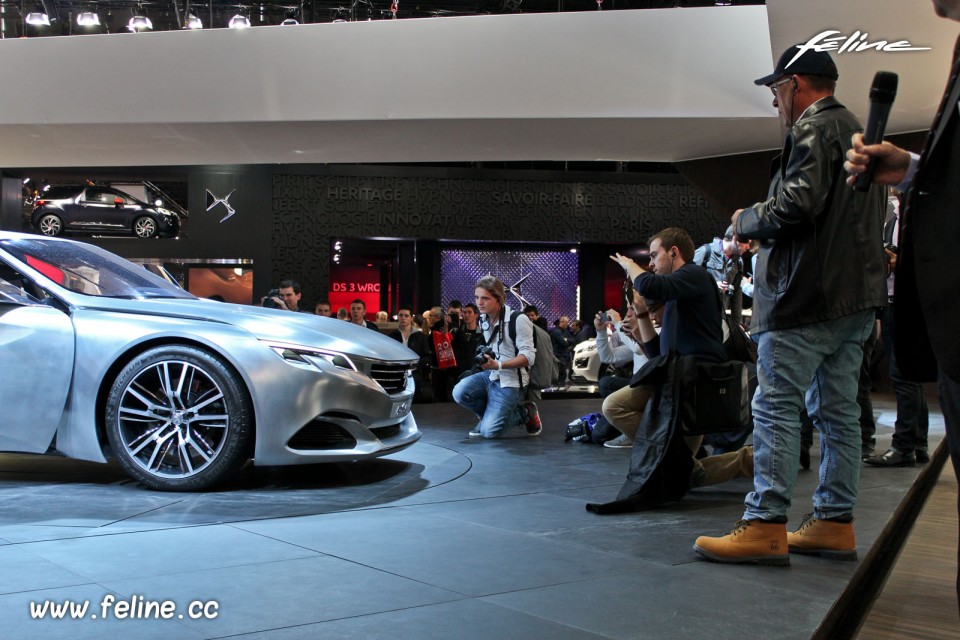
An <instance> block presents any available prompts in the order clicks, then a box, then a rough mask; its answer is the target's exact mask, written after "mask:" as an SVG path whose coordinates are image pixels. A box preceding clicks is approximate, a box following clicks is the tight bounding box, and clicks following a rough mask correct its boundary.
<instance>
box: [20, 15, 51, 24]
mask: <svg viewBox="0 0 960 640" xmlns="http://www.w3.org/2000/svg"><path fill="white" fill-rule="evenodd" d="M24 22H26V23H27V24H32V25H33V26H35V27H49V26H50V16H48V15H47V14H46V13H44V12H43V11H34V12H33V13H28V14H27V17H26V18H24Z"/></svg>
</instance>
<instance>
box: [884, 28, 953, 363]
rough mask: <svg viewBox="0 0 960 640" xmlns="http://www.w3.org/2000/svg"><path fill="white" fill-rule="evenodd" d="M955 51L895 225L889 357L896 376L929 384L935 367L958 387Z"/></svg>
mask: <svg viewBox="0 0 960 640" xmlns="http://www.w3.org/2000/svg"><path fill="white" fill-rule="evenodd" d="M957 45H958V47H957V49H956V50H955V51H954V59H953V69H952V77H954V78H955V80H954V83H953V85H948V86H947V88H946V91H945V92H944V96H943V100H942V101H941V104H940V109H939V110H938V112H937V115H936V117H935V118H934V121H933V126H932V127H931V130H930V134H929V135H928V136H927V141H926V143H925V144H924V149H923V153H922V155H921V157H920V166H919V167H918V169H917V173H916V175H914V177H913V182H912V183H911V185H910V189H909V191H907V198H906V200H907V204H906V208H905V211H904V212H903V215H902V216H901V218H900V245H899V249H900V252H899V256H898V259H897V271H896V276H895V284H894V287H895V295H896V300H897V303H896V304H895V305H894V307H893V312H894V316H895V323H896V327H897V330H896V332H895V333H894V350H895V351H896V357H897V367H898V368H899V369H900V371H901V372H902V373H904V374H905V375H906V376H907V377H908V378H910V379H913V380H918V381H932V380H934V379H936V377H937V368H938V367H939V368H940V369H942V370H943V371H945V372H946V373H947V374H949V375H950V377H951V378H953V379H954V380H960V340H957V336H956V329H955V328H954V325H953V323H954V322H956V321H957V317H958V311H960V296H958V295H957V275H956V273H957V267H956V257H955V255H954V250H955V249H956V245H957V242H956V241H957V238H960V207H958V205H957V203H958V202H960V179H958V177H957V176H958V175H960V117H958V113H957V100H958V97H960V55H958V52H960V39H958V40H957Z"/></svg>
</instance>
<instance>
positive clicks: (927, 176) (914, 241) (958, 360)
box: [844, 0, 960, 596]
mask: <svg viewBox="0 0 960 640" xmlns="http://www.w3.org/2000/svg"><path fill="white" fill-rule="evenodd" d="M933 5H934V9H935V11H936V12H937V15H939V16H940V17H943V18H949V19H950V20H956V21H958V22H960V0H933ZM957 45H958V46H957V48H955V49H954V55H953V67H952V69H951V73H950V80H949V81H948V83H947V86H946V89H945V91H944V96H943V100H942V102H941V103H940V109H939V110H938V111H937V115H936V117H935V118H934V120H933V126H932V127H931V129H930V133H929V135H928V136H927V141H926V143H925V144H924V148H923V153H922V154H920V155H919V156H918V155H916V154H912V153H909V152H907V151H905V150H904V149H901V148H899V147H897V146H894V145H892V144H890V143H889V142H883V143H882V144H877V145H866V146H865V145H864V144H863V136H861V135H859V134H858V135H855V136H853V148H852V149H850V151H849V152H848V153H847V161H846V163H844V167H845V168H846V170H847V171H849V172H850V173H852V174H859V173H863V172H864V171H865V170H866V168H867V165H868V163H869V161H870V159H871V158H875V159H876V160H877V168H876V173H875V174H874V177H873V181H874V182H876V183H879V184H888V185H897V186H898V188H900V190H901V191H904V190H905V191H906V193H907V198H906V208H905V210H904V212H903V215H902V217H901V220H900V244H899V253H898V255H897V270H896V279H895V283H894V285H895V291H896V296H897V303H896V304H895V305H894V313H895V317H896V334H895V335H894V350H895V352H896V359H897V366H898V367H899V368H900V372H901V373H903V374H904V377H906V378H908V379H912V380H915V381H917V382H924V381H931V380H933V379H936V380H937V388H938V391H939V395H940V408H941V409H942V410H943V417H944V422H945V423H946V431H947V442H948V444H949V446H950V457H951V459H952V461H953V470H954V473H955V474H956V475H957V478H958V479H960V341H958V340H956V338H955V336H954V335H953V333H954V332H953V326H954V323H955V322H956V318H957V313H958V311H960V297H958V296H957V280H956V277H955V275H954V274H955V273H956V263H955V259H954V256H953V249H954V247H955V240H956V239H957V238H958V237H960V211H958V206H957V204H956V203H957V202H960V179H958V177H960V176H958V174H960V123H958V122H957V121H958V120H960V113H958V108H960V80H958V75H960V39H958V41H957ZM854 180H855V175H854V176H851V177H850V179H849V180H848V182H850V183H851V184H852V183H853V181H854ZM957 593H958V596H960V576H958V580H957Z"/></svg>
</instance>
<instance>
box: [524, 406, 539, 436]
mask: <svg viewBox="0 0 960 640" xmlns="http://www.w3.org/2000/svg"><path fill="white" fill-rule="evenodd" d="M520 406H521V407H523V412H524V415H525V416H526V417H527V419H526V424H525V426H526V427H527V435H528V436H538V435H540V432H541V431H543V425H542V424H540V412H539V411H537V405H535V404H533V403H532V402H529V401H528V402H521V403H520Z"/></svg>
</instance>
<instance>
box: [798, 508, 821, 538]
mask: <svg viewBox="0 0 960 640" xmlns="http://www.w3.org/2000/svg"><path fill="white" fill-rule="evenodd" d="M816 521H817V519H816V518H814V517H813V513H808V514H806V515H805V516H803V520H802V521H801V522H800V527H799V528H798V529H797V533H800V532H801V531H803V530H804V529H808V528H810V527H812V526H813V524H814V523H815V522H816Z"/></svg>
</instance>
